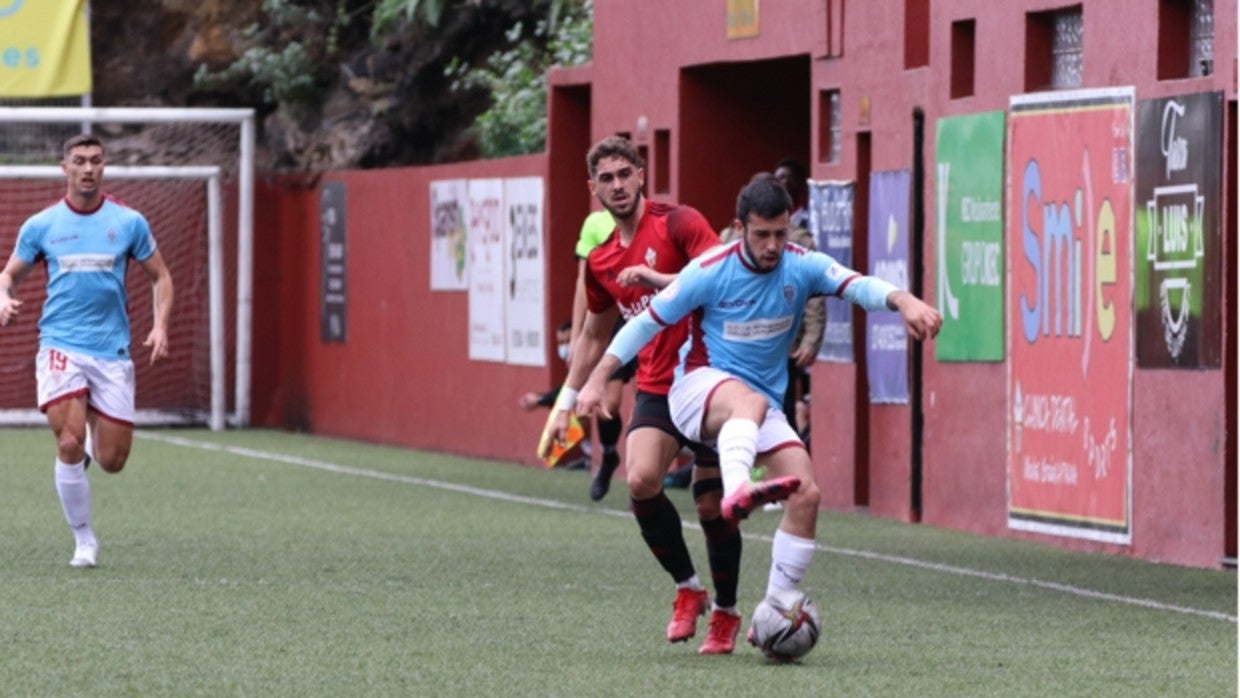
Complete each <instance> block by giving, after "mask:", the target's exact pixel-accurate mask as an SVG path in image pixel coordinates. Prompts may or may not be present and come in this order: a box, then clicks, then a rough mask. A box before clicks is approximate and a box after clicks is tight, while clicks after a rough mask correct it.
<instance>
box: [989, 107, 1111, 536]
mask: <svg viewBox="0 0 1240 698" xmlns="http://www.w3.org/2000/svg"><path fill="white" fill-rule="evenodd" d="M1133 126H1134V99H1133V90H1132V88H1107V89H1098V90H1079V91H1064V92H1054V93H1039V94H1027V95H1018V96H1015V97H1013V98H1012V100H1011V104H1010V112H1009V115H1008V157H1007V162H1008V178H1007V192H1006V197H1007V205H1006V207H1005V208H1006V210H1007V217H1006V219H1007V220H1006V224H1005V238H1006V248H1007V250H1008V252H1009V254H1008V255H1007V257H1008V284H1009V285H1008V293H1007V301H1006V303H1007V317H1008V318H1010V321H1009V322H1008V323H1007V325H1008V330H1007V350H1008V525H1009V526H1010V527H1011V528H1013V529H1019V530H1028V531H1035V532H1039V533H1047V534H1051V535H1061V536H1070V537H1076V538H1087V539H1091V540H1099V541H1105V542H1112V543H1121V544H1128V543H1130V542H1131V521H1132V518H1131V501H1132V494H1131V469H1132V459H1131V448H1130V435H1129V432H1130V425H1129V414H1130V409H1129V406H1130V404H1131V400H1132V380H1131V375H1132V356H1133V346H1132V345H1133V340H1132V336H1133V331H1132V282H1131V279H1132V276H1133V267H1132V249H1133V221H1132V211H1133V187H1134V181H1133V180H1134V176H1135V173H1134V171H1133V170H1134V135H1133Z"/></svg>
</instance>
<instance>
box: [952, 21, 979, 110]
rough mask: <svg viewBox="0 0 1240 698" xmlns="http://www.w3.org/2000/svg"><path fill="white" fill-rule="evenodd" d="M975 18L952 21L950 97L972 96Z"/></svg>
mask: <svg viewBox="0 0 1240 698" xmlns="http://www.w3.org/2000/svg"><path fill="white" fill-rule="evenodd" d="M976 56H977V20H974V19H962V20H959V21H956V22H952V72H951V97H952V99H960V98H961V97H972V96H973V65H974V63H975V62H976V60H977V58H976Z"/></svg>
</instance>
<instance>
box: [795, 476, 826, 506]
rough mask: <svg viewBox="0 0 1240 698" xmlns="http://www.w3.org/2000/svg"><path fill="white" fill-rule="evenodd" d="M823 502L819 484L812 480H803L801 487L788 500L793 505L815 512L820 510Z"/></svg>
mask: <svg viewBox="0 0 1240 698" xmlns="http://www.w3.org/2000/svg"><path fill="white" fill-rule="evenodd" d="M821 501H822V493H821V492H820V491H819V489H818V483H817V482H815V481H814V480H813V479H812V478H811V479H809V480H804V479H803V480H801V486H800V487H798V488H797V491H796V492H793V493H792V496H791V497H789V498H788V502H789V504H791V505H794V506H799V507H805V508H807V509H812V510H814V511H817V510H818V504H819V502H821Z"/></svg>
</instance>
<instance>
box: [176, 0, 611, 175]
mask: <svg viewBox="0 0 1240 698" xmlns="http://www.w3.org/2000/svg"><path fill="white" fill-rule="evenodd" d="M261 13H262V20H261V21H258V22H255V23H253V24H251V25H250V26H248V27H246V28H245V29H244V31H243V34H242V38H243V42H244V45H245V46H246V48H245V49H244V51H243V52H242V54H241V56H240V57H239V58H237V60H235V61H234V62H232V63H231V64H229V65H227V66H224V67H210V66H206V65H203V66H199V68H198V70H197V72H196V74H195V76H194V87H195V89H196V90H199V91H204V92H213V93H217V94H224V95H228V98H229V100H231V101H235V102H240V103H250V104H257V105H261V106H264V107H267V108H269V109H274V110H278V111H281V112H283V113H285V114H286V115H289V116H293V117H294V118H295V119H296V120H297V121H298V122H299V123H301V124H304V125H305V126H306V127H307V128H314V127H315V122H316V119H315V118H314V117H316V116H317V115H318V114H319V112H320V111H321V107H322V104H323V102H324V101H325V98H326V96H327V95H328V93H329V91H330V90H331V89H332V88H333V87H335V86H338V85H339V84H340V80H341V73H342V71H341V66H346V71H347V70H348V68H350V67H353V66H362V67H363V68H364V70H363V74H364V75H365V77H366V78H367V79H368V80H369V83H368V89H367V91H366V92H365V93H364V96H358V97H357V99H359V100H360V99H366V98H377V97H383V98H384V99H383V100H381V101H376V102H375V103H374V104H372V105H371V106H372V113H373V114H374V115H375V119H376V120H382V119H385V118H390V119H397V118H403V119H406V120H410V119H416V118H417V116H418V115H422V116H425V115H427V114H432V115H433V114H435V113H436V110H435V108H434V107H432V108H429V109H421V110H416V111H412V112H410V111H408V110H406V111H402V110H400V109H391V107H392V106H393V104H398V103H399V101H400V100H414V99H416V100H419V101H422V102H427V103H437V102H448V103H450V102H453V101H455V102H456V103H457V104H458V105H466V106H464V107H461V111H458V112H453V111H452V108H451V106H449V107H448V108H446V109H442V110H439V113H444V114H452V113H455V114H460V113H464V114H465V117H466V119H468V118H469V117H472V116H473V115H474V114H477V112H478V109H479V108H480V107H481V105H484V104H488V103H489V104H490V107H489V108H488V109H487V110H486V111H485V112H484V113H482V114H481V115H480V116H478V117H477V119H476V121H475V122H474V124H473V126H472V128H471V129H470V130H471V131H472V134H471V135H472V136H473V138H474V140H476V142H477V143H478V149H479V150H480V151H481V153H482V154H483V155H484V156H485V157H500V156H505V155H515V154H524V153H533V152H538V151H540V150H542V149H543V148H544V147H545V143H546V122H547V114H546V110H547V84H546V71H547V69H548V68H549V67H551V66H553V65H566V66H567V65H576V64H578V63H582V62H585V61H588V60H590V57H591V49H592V39H593V36H592V33H593V1H592V0H537V1H536V2H531V3H529V4H524V5H520V4H518V5H516V6H515V7H514V6H513V5H511V4H507V3H503V2H496V1H494V0H484V1H481V2H480V1H478V0H263V2H262V5H261ZM465 13H474V14H475V15H476V16H467V15H466V14H465ZM531 18H537V19H535V20H531ZM477 22H484V23H488V25H489V26H488V28H489V29H490V30H491V31H490V32H489V34H486V36H488V37H489V38H485V39H481V40H475V38H474V37H475V34H474V32H476V28H475V27H476V25H477ZM509 23H512V24H511V26H509ZM504 27H508V29H507V31H506V32H505V33H504V37H503V45H502V46H501V48H500V49H499V50H494V49H493V48H492V46H493V44H494V41H495V39H496V38H497V35H498V34H499V32H501V31H503V28H504ZM462 42H463V43H462ZM445 65H446V66H447V68H446V76H447V78H448V80H447V82H448V83H449V84H450V85H451V90H452V91H451V93H449V94H443V93H437V92H435V91H422V90H421V87H422V86H424V85H428V84H429V85H436V84H438V83H442V82H444V81H443V80H442V78H441V79H440V80H439V81H434V80H429V81H428V80H419V79H418V75H419V72H418V71H423V70H430V71H433V72H432V73H429V74H432V75H436V76H439V75H441V73H440V72H439V71H441V70H444V67H443V66H445ZM375 66H382V67H381V68H376V67H375ZM424 74H425V73H424ZM433 89H434V90H439V89H441V88H438V87H436V88H433ZM400 90H403V92H401V91H400ZM479 94H481V95H482V98H481V99H479V97H478V95H479ZM393 95H394V96H393ZM389 97H390V98H389ZM466 119H460V118H457V119H456V120H454V121H451V120H449V121H447V122H446V123H451V124H452V127H451V128H447V129H443V130H442V131H439V132H435V131H432V132H431V133H430V135H431V137H441V138H444V139H445V140H448V141H451V140H453V138H454V137H455V134H454V133H453V130H454V129H455V130H461V129H464V128H465V127H466V126H465V124H468V121H467V120H466ZM413 123H416V121H415V122H411V123H398V124H389V130H390V131H391V132H393V133H396V134H400V133H409V132H410V131H415V132H417V131H418V130H419V129H418V126H425V123H426V120H425V119H424V123H423V124H419V125H418V126H414V125H412V124H413ZM429 123H432V124H433V123H434V122H433V121H430V122H429ZM430 128H432V129H433V128H434V127H433V126H432V127H430ZM421 132H422V133H426V132H425V131H421Z"/></svg>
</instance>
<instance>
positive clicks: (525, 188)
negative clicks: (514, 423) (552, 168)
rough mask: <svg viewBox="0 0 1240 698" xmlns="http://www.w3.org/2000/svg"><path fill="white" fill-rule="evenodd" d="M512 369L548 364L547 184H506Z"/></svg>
mask: <svg viewBox="0 0 1240 698" xmlns="http://www.w3.org/2000/svg"><path fill="white" fill-rule="evenodd" d="M504 208H505V211H506V212H505V215H504V232H505V235H504V242H505V244H504V247H505V249H506V250H507V262H506V266H505V277H506V278H507V280H508V281H507V283H506V284H505V287H504V292H505V300H506V301H507V303H506V305H505V316H506V318H507V327H508V333H507V338H508V363H510V364H519V365H522V366H545V365H546V364H547V338H546V330H545V327H546V324H547V323H546V322H545V318H544V311H543V307H544V306H543V286H544V284H543V180H542V178H541V177H517V178H513V179H506V180H504Z"/></svg>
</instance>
